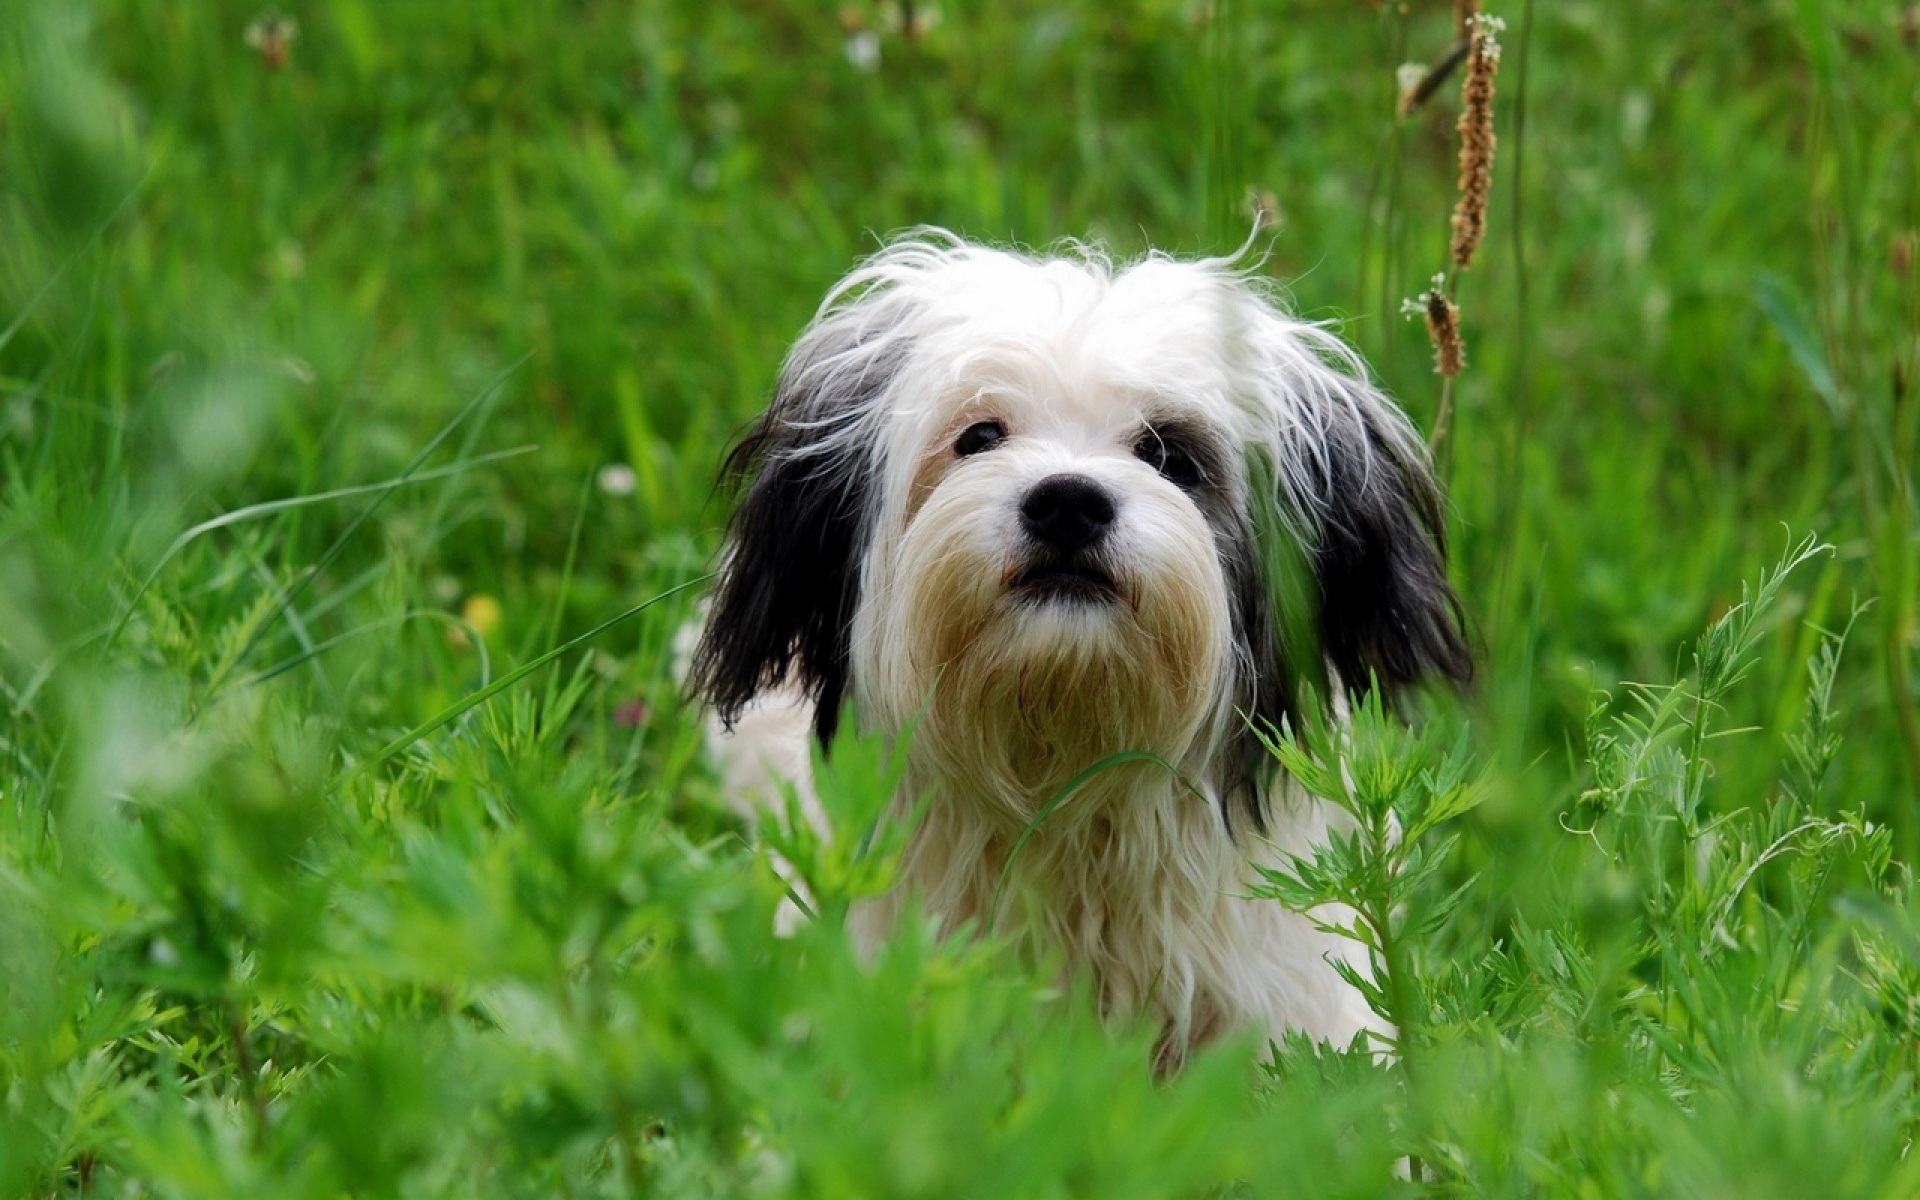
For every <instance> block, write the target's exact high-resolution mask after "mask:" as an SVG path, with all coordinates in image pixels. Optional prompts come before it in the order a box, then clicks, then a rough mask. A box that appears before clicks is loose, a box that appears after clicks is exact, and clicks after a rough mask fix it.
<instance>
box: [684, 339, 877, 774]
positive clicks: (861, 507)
mask: <svg viewBox="0 0 1920 1200" xmlns="http://www.w3.org/2000/svg"><path fill="white" fill-rule="evenodd" d="M845 315H846V314H844V313H843V314H840V317H838V318H836V317H833V316H829V317H825V318H822V319H821V320H820V321H817V322H816V323H815V325H814V326H813V328H812V329H810V330H809V331H808V333H807V334H806V335H804V336H803V337H802V339H801V341H800V343H799V344H798V345H797V346H796V347H795V348H794V351H793V353H792V355H791V356H790V357H789V358H788V360H787V364H786V366H785V368H784V369H783V370H782V372H781V378H780V386H779V390H778V391H777V393H776V394H775V398H774V401H773V404H772V405H771V406H770V407H769V408H768V409H767V411H766V413H765V414H763V415H762V416H761V418H760V420H759V421H758V422H757V423H756V424H755V425H754V427H753V428H752V429H751V430H750V431H749V432H748V433H747V435H746V437H745V438H744V439H743V440H742V441H741V443H740V444H739V445H738V446H737V447H735V448H734V450H733V452H732V454H730V455H729V456H728V459H727V464H726V468H725V471H724V472H723V478H724V479H729V480H731V481H733V482H734V483H735V484H736V485H737V484H739V483H740V482H742V481H744V482H745V483H746V489H745V492H744V494H743V495H742V497H741V501H740V506H739V508H738V509H737V510H736V511H735V513H734V516H733V520H732V522H731V524H729V526H728V527H727V541H728V549H727V551H726V557H725V560H724V562H723V563H722V565H721V568H720V582H719V584H718V585H717V587H716V588H715V591H714V595H713V600H712V605H711V608H710V609H709V612H708V616H707V624H706V628H705V629H704V630H703V631H702V633H701V637H700V643H699V645H698V647H697V648H696V649H695V650H694V655H693V662H692V669H691V671H690V685H691V687H692V689H693V691H694V692H695V693H696V694H697V695H699V696H701V697H702V698H703V699H705V700H706V701H707V702H708V703H710V704H712V705H713V707H714V709H715V710H716V711H717V712H718V713H719V715H720V719H721V721H722V722H724V723H725V724H726V725H727V726H728V727H729V728H731V727H732V725H733V722H734V721H735V720H736V719H738V717H739V716H740V711H741V709H743V708H744V707H745V706H746V705H747V703H748V702H749V701H751V700H752V699H753V698H754V697H755V696H757V695H758V694H759V693H760V692H762V691H764V690H766V689H769V688H773V687H777V686H780V685H782V684H787V683H797V684H798V685H799V686H800V688H801V689H802V690H803V691H804V692H805V693H806V695H807V696H808V698H809V699H811V700H812V701H813V702H814V705H815V711H814V730H815V733H816V734H817V735H818V736H819V738H820V741H821V743H822V744H823V745H824V744H826V743H827V742H829V741H830V740H831V739H832V737H833V734H834V729H835V726H836V725H837V724H838V722H839V718H840V706H841V702H842V700H843V699H844V698H845V696H846V692H847V683H848V654H847V651H848V637H849V630H850V628H851V626H852V624H853V617H854V611H855V609H856V607H857V606H858V604H859V600H860V563H861V560H862V558H863V557H864V554H865V550H866V546H867V541H868V537H869V535H870V531H871V530H870V526H871V524H872V520H873V510H874V499H875V489H876V486H877V483H876V477H877V475H878V472H879V469H880V462H879V458H878V454H877V448H876V442H877V439H876V437H875V436H874V435H873V431H872V430H871V428H870V424H871V422H872V421H874V420H875V419H876V418H877V410H878V408H879V397H880V395H881V394H882V393H883V392H884V391H885V390H886V388H887V386H888V384H889V383H890V382H891V380H892V377H893V375H894V372H895V371H896V370H897V369H898V366H899V363H900V361H901V359H902V358H903V357H904V351H905V347H904V344H903V343H902V342H901V341H900V340H899V339H896V338H888V337H885V336H882V335H879V334H876V333H875V332H874V331H872V330H865V331H862V330H861V329H860V328H859V326H858V324H857V323H856V322H851V321H847V320H845V319H842V318H844V317H845Z"/></svg>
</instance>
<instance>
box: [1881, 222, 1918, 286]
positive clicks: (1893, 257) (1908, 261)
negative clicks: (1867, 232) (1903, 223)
mask: <svg viewBox="0 0 1920 1200" xmlns="http://www.w3.org/2000/svg"><path fill="white" fill-rule="evenodd" d="M1916 240H1920V235H1916V234H1915V233H1914V231H1913V230H1911V229H1902V230H1901V231H1900V232H1899V233H1896V234H1894V235H1893V244H1892V245H1891V246H1889V247H1888V248H1887V265H1888V266H1890V267H1892V268H1893V273H1894V274H1895V275H1905V274H1906V273H1907V272H1908V271H1911V270H1912V269H1913V244H1914V242H1915V241H1916Z"/></svg>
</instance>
